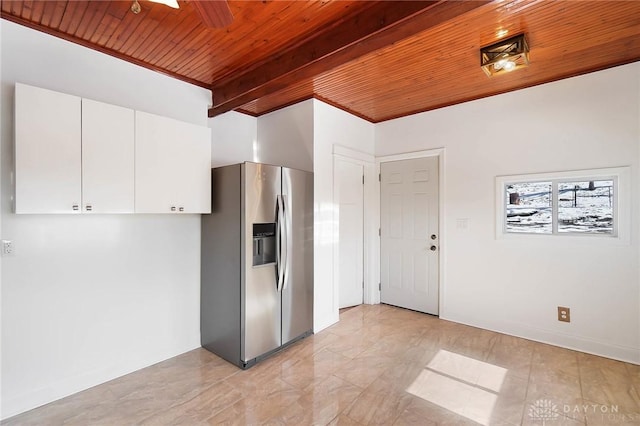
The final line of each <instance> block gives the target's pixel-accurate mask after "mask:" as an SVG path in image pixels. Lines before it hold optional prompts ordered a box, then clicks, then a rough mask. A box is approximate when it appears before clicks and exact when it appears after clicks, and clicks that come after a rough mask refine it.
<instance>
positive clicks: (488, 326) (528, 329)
mask: <svg viewBox="0 0 640 426" xmlns="http://www.w3.org/2000/svg"><path fill="white" fill-rule="evenodd" d="M440 319H443V320H447V321H452V322H456V323H460V324H464V325H469V326H472V327H478V328H482V329H485V330H489V331H495V332H497V333H502V334H508V335H510V336H515V337H521V338H523V339H527V340H533V341H536V342H540V343H546V344H549V345H553V346H559V347H562V348H566V349H571V350H575V351H580V352H585V353H588V354H592V355H598V356H602V357H605V358H611V359H615V360H618V361H623V362H628V363H631V364H637V365H640V348H634V347H632V346H623V345H615V344H611V343H609V342H603V341H600V340H596V339H589V338H585V337H580V336H575V335H571V334H566V333H558V332H556V331H551V330H548V329H543V328H538V327H532V326H530V325H527V324H520V323H514V322H508V323H507V322H505V323H500V324H496V323H492V322H490V321H477V320H476V319H474V318H468V317H465V316H464V315H459V314H455V313H451V312H447V315H446V316H443V315H441V316H440Z"/></svg>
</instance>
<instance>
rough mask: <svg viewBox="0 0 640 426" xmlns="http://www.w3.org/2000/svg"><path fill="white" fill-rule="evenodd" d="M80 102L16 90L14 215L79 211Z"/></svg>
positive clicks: (22, 87) (21, 86)
mask: <svg viewBox="0 0 640 426" xmlns="http://www.w3.org/2000/svg"><path fill="white" fill-rule="evenodd" d="M80 105H81V100H80V98H79V97H77V96H71V95H67V94H63V93H58V92H53V91H50V90H44V89H40V88H37V87H31V86H27V85H24V84H16V91H15V137H16V144H15V160H16V199H15V203H16V204H15V210H16V213H74V212H79V211H80V203H81V202H82V200H81V198H82V194H81V181H82V180H81V179H82V177H81V161H82V160H81V148H80V140H81V118H80V117H81V116H80Z"/></svg>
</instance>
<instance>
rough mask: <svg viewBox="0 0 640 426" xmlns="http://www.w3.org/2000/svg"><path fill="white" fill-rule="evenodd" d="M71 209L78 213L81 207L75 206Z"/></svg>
mask: <svg viewBox="0 0 640 426" xmlns="http://www.w3.org/2000/svg"><path fill="white" fill-rule="evenodd" d="M71 208H72V209H73V211H74V212H77V211H78V210H80V206H79V205H77V204H74V205H73V206H72V207H71Z"/></svg>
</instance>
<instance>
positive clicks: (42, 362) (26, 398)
mask: <svg viewBox="0 0 640 426" xmlns="http://www.w3.org/2000/svg"><path fill="white" fill-rule="evenodd" d="M0 22H1V55H2V59H1V61H2V68H1V71H2V74H1V105H2V117H1V118H2V134H1V136H2V146H1V154H2V175H1V178H2V191H1V196H2V238H3V239H10V240H13V241H14V244H15V247H16V252H15V256H13V257H4V258H3V259H2V409H1V410H2V412H1V416H2V417H3V418H6V417H9V416H12V415H14V414H16V413H19V412H21V411H24V410H27V409H30V408H33V407H36V406H38V405H41V404H44V403H47V402H49V401H52V400H55V399H57V398H60V397H63V396H65V395H68V394H71V393H74V392H77V391H79V390H82V389H85V388H88V387H90V386H93V385H96V384H98V383H101V382H104V381H107V380H109V379H112V378H114V377H117V376H120V375H123V374H125V373H128V372H131V371H133V370H136V369H139V368H142V367H145V366H148V365H150V364H153V363H156V362H158V361H161V360H164V359H166V358H169V357H172V356H175V355H177V354H179V353H182V352H185V351H188V350H191V349H194V348H197V347H199V346H200V334H199V297H200V290H199V288H200V217H199V216H198V215H185V216H168V215H167V216H164V215H153V216H152V215H96V216H93V215H92V216H79V215H78V216H68V215H15V214H12V213H11V204H12V203H11V196H12V194H13V190H12V183H11V171H12V169H13V161H12V157H13V97H14V95H13V87H14V83H15V82H16V81H20V82H23V83H27V84H32V85H35V86H40V87H44V88H47V89H52V90H57V91H61V92H66V93H70V94H74V95H78V96H83V97H86V98H92V99H96V100H99V101H104V102H109V103H113V104H117V105H122V106H125V107H129V108H134V109H138V110H142V111H148V112H152V113H155V114H160V115H165V116H169V117H173V118H176V119H180V120H184V121H188V122H193V123H196V124H201V125H206V123H207V105H208V103H209V102H210V98H211V94H210V92H209V91H207V90H204V89H201V88H198V87H195V86H192V85H189V84H186V83H182V82H180V81H178V80H175V79H172V78H169V77H166V76H163V75H160V74H158V73H155V72H152V71H149V70H145V69H143V68H140V67H137V66H135V65H131V64H128V63H126V62H123V61H120V60H117V59H115V58H112V57H109V56H107V55H103V54H101V53H98V52H95V51H92V50H89V49H86V48H84V47H80V46H77V45H74V44H71V43H68V42H66V41H63V40H60V39H56V38H54V37H50V36H48V35H45V34H43V33H39V32H36V31H33V30H30V29H27V28H24V27H21V26H18V25H15V24H13V23H10V22H7V21H4V20H2V21H0Z"/></svg>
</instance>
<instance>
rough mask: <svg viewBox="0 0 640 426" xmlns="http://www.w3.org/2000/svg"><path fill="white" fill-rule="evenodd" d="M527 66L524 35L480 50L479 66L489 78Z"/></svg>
mask: <svg viewBox="0 0 640 426" xmlns="http://www.w3.org/2000/svg"><path fill="white" fill-rule="evenodd" d="M527 65H529V44H528V43H527V39H526V38H525V36H524V34H519V35H517V36H513V37H511V38H508V39H506V40H501V41H499V42H497V43H494V44H492V45H491V46H486V47H483V48H482V49H480V66H481V67H482V70H483V71H484V72H485V74H487V75H488V76H489V77H491V76H492V75H496V74H501V73H504V72H509V71H513V70H515V69H518V68H521V67H524V66H527Z"/></svg>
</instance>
